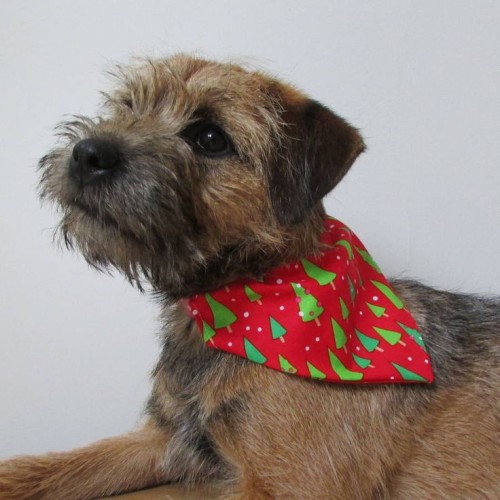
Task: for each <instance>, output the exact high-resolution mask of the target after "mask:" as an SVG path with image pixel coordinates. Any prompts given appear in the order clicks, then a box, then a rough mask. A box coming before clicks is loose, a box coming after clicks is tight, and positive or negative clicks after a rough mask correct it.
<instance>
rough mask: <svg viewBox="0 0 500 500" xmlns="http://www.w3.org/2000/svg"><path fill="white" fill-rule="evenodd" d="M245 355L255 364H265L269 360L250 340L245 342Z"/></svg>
mask: <svg viewBox="0 0 500 500" xmlns="http://www.w3.org/2000/svg"><path fill="white" fill-rule="evenodd" d="M244 345H245V353H246V355H247V358H248V359H249V360H250V361H253V362H254V363H259V364H262V363H265V362H266V361H267V358H266V357H265V356H264V355H263V354H262V353H261V352H260V351H259V350H258V349H257V348H256V347H255V346H254V345H253V344H252V343H251V342H250V341H249V340H248V339H245V340H244Z"/></svg>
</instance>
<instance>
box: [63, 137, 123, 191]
mask: <svg viewBox="0 0 500 500" xmlns="http://www.w3.org/2000/svg"><path fill="white" fill-rule="evenodd" d="M119 162H120V150H119V148H118V146H117V145H116V144H114V143H113V142H111V141H109V140H106V139H84V140H83V141H80V142H78V143H77V144H76V145H75V147H74V148H73V152H72V153H71V159H70V161H69V170H70V173H71V175H72V176H73V177H74V178H76V179H77V180H78V181H79V182H81V183H83V184H84V183H87V182H90V181H92V180H95V179H97V178H100V177H102V176H106V175H107V174H109V173H111V172H112V171H114V170H115V169H116V167H117V166H118V164H119Z"/></svg>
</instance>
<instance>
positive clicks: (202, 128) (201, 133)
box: [182, 122, 234, 156]
mask: <svg viewBox="0 0 500 500" xmlns="http://www.w3.org/2000/svg"><path fill="white" fill-rule="evenodd" d="M182 135H183V136H184V137H186V138H187V139H189V141H190V142H191V143H192V144H193V146H194V147H195V150H196V152H198V153H201V154H204V155H207V156H225V155H228V154H232V153H234V148H233V145H232V143H231V139H229V137H228V136H227V134H226V133H225V132H224V131H223V130H222V129H221V128H220V127H218V126H217V125H215V124H213V123H207V122H198V123H195V124H193V125H191V126H189V127H188V128H187V129H186V130H184V132H183V134H182Z"/></svg>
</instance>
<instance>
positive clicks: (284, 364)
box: [278, 354, 297, 373]
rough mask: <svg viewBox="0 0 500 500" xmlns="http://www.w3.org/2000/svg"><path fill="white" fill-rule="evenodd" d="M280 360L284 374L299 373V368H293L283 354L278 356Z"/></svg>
mask: <svg viewBox="0 0 500 500" xmlns="http://www.w3.org/2000/svg"><path fill="white" fill-rule="evenodd" d="M278 360H279V362H280V367H281V369H282V370H283V371H284V372H287V373H297V368H295V366H293V365H292V364H291V363H290V361H288V359H286V358H284V357H283V356H282V355H281V354H278Z"/></svg>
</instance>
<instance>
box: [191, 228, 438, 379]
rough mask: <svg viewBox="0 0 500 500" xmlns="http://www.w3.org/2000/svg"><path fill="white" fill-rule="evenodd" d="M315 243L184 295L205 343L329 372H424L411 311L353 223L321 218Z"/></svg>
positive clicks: (335, 375) (387, 375)
mask: <svg viewBox="0 0 500 500" xmlns="http://www.w3.org/2000/svg"><path fill="white" fill-rule="evenodd" d="M322 243H323V246H324V249H323V252H322V253H320V254H319V255H314V256H310V257H309V256H308V257H307V258H303V259H300V260H299V261H296V262H289V263H288V264H286V265H283V266H281V267H278V268H275V269H272V270H271V271H269V272H268V273H267V274H266V276H265V277H264V278H263V279H262V280H261V281H256V280H241V281H238V282H235V283H231V284H230V285H228V286H226V287H224V288H222V289H219V290H215V291H212V292H210V293H207V294H204V295H203V294H200V295H196V296H194V297H192V298H190V299H189V300H188V301H187V309H188V313H189V314H190V315H191V316H192V317H193V318H194V319H195V320H196V323H197V325H198V328H199V330H200V334H201V335H202V336H203V340H204V341H205V342H206V345H207V346H208V347H211V348H215V349H220V350H222V351H226V352H230V353H232V354H236V355H238V356H241V357H243V358H247V359H248V360H250V361H253V362H255V363H259V364H261V365H264V366H266V367H268V368H272V369H274V370H278V371H281V372H286V373H289V374H293V375H297V376H300V377H307V378H312V379H317V380H323V381H328V382H337V383H338V382H342V383H346V382H347V383H355V382H357V383H393V382H432V381H433V380H434V375H433V372H432V367H431V363H430V359H429V356H428V354H427V352H426V349H425V346H424V342H423V340H422V336H421V334H420V332H419V331H418V327H417V325H416V322H415V320H414V318H413V317H412V315H411V314H410V312H409V311H408V310H407V309H406V308H405V306H404V304H403V302H402V301H401V299H400V298H399V297H398V296H397V295H396V293H395V292H394V290H393V288H392V287H391V285H390V284H389V283H388V281H387V279H386V278H385V277H384V275H383V274H382V272H381V271H380V268H379V267H378V265H377V264H376V263H375V261H374V260H373V258H372V257H371V256H370V254H369V253H368V252H367V251H366V248H365V247H364V246H363V244H362V243H361V242H360V240H359V239H358V238H357V237H356V236H355V235H354V234H353V232H352V231H351V230H350V229H349V228H348V227H346V226H345V225H344V224H343V223H342V222H340V221H338V220H337V219H333V218H327V219H326V220H325V230H324V232H323V235H322Z"/></svg>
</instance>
